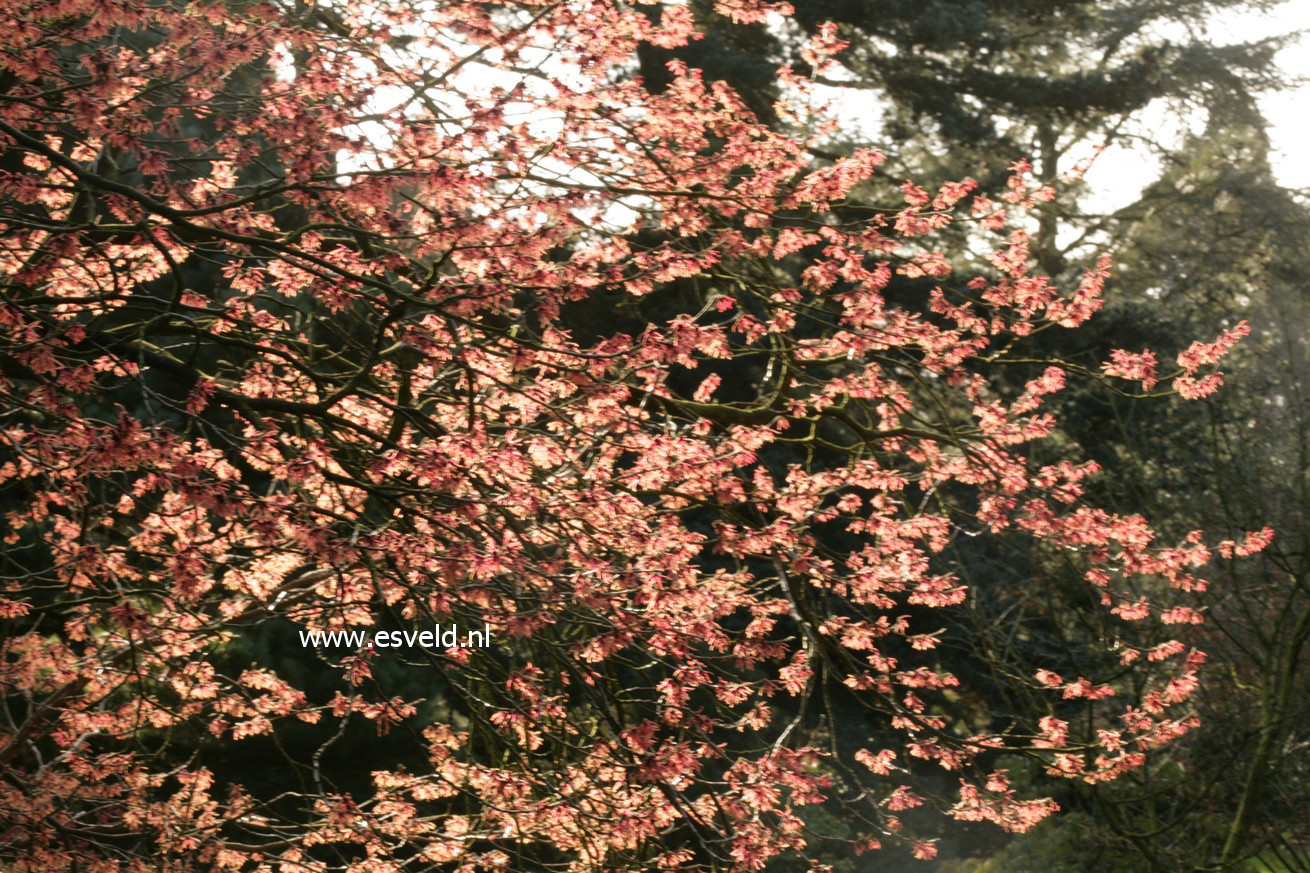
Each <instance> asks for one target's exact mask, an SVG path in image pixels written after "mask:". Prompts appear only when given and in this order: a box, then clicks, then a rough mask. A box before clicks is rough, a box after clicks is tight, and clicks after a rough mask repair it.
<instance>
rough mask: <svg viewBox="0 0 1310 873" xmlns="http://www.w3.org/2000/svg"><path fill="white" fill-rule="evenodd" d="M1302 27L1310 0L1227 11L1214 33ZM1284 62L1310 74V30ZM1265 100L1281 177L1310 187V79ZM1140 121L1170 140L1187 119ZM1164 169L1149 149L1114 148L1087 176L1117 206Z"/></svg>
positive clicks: (1252, 34)
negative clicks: (1269, 10)
mask: <svg viewBox="0 0 1310 873" xmlns="http://www.w3.org/2000/svg"><path fill="white" fill-rule="evenodd" d="M1302 28H1310V0H1287V2H1286V3H1284V4H1283V5H1282V6H1281V7H1279V8H1278V9H1276V10H1275V11H1274V12H1272V13H1270V14H1260V13H1246V14H1242V15H1228V16H1222V17H1220V18H1217V19H1216V20H1215V22H1214V25H1213V26H1212V28H1211V35H1212V37H1213V38H1214V39H1215V40H1216V41H1219V42H1241V41H1247V40H1256V39H1261V38H1265V37H1269V36H1277V35H1283V34H1288V33H1292V32H1294V31H1297V30H1300V29H1302ZM1278 64H1279V67H1280V69H1281V70H1282V71H1283V72H1284V73H1285V74H1286V75H1287V76H1288V77H1291V78H1304V79H1307V80H1310V36H1304V37H1302V38H1301V40H1300V41H1299V42H1298V43H1294V44H1292V45H1289V46H1288V47H1287V48H1285V49H1284V50H1283V51H1282V53H1281V54H1280V55H1279V59H1278ZM1260 105H1261V110H1262V111H1263V113H1264V115H1265V118H1266V119H1267V120H1268V121H1269V125H1270V131H1269V133H1270V138H1271V139H1272V141H1273V145H1274V149H1275V154H1274V155H1273V156H1272V161H1273V168H1274V173H1275V175H1276V176H1277V177H1278V181H1279V182H1281V183H1282V184H1283V185H1284V186H1286V187H1289V188H1310V81H1307V82H1306V83H1304V84H1301V85H1300V86H1299V87H1295V88H1292V89H1289V90H1287V91H1283V92H1280V93H1276V94H1269V95H1266V96H1265V97H1264V98H1263V99H1262V100H1261V104H1260ZM1140 127H1141V128H1142V131H1143V132H1144V133H1148V134H1152V135H1154V136H1156V137H1158V138H1160V139H1162V140H1164V141H1166V142H1167V141H1169V140H1170V139H1171V138H1174V137H1178V136H1180V135H1181V132H1182V122H1181V121H1180V120H1179V119H1177V118H1173V117H1170V116H1169V115H1168V114H1167V113H1166V112H1165V111H1163V110H1156V111H1148V112H1147V113H1145V114H1144V116H1143V118H1142V119H1141V122H1140ZM1159 172H1160V166H1159V164H1158V162H1156V161H1155V160H1154V159H1153V158H1152V157H1151V156H1150V155H1148V154H1146V153H1145V152H1144V150H1140V149H1130V148H1127V147H1122V148H1114V149H1110V150H1107V151H1106V152H1105V153H1104V154H1103V155H1101V157H1100V158H1099V159H1098V160H1097V162H1096V165H1095V167H1094V168H1093V169H1092V171H1091V172H1090V173H1088V175H1087V182H1088V184H1089V185H1090V186H1091V187H1092V189H1093V191H1094V192H1096V193H1095V194H1094V195H1093V197H1094V199H1095V200H1096V201H1099V202H1103V203H1104V204H1105V205H1106V206H1107V207H1111V208H1113V207H1116V206H1122V205H1126V204H1128V203H1130V202H1132V200H1133V199H1134V198H1135V197H1136V195H1137V194H1138V193H1139V192H1140V191H1141V189H1142V188H1143V187H1144V186H1145V185H1147V184H1149V183H1150V182H1151V181H1152V180H1153V179H1154V178H1155V177H1156V176H1158V174H1159Z"/></svg>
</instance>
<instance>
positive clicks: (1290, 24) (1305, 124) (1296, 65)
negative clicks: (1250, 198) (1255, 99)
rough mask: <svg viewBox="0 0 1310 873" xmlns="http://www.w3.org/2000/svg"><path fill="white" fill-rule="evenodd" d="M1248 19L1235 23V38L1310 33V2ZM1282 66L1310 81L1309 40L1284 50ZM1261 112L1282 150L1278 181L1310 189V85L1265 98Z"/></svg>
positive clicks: (1294, 0) (1291, 0)
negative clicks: (1296, 32) (1308, 31)
mask: <svg viewBox="0 0 1310 873" xmlns="http://www.w3.org/2000/svg"><path fill="white" fill-rule="evenodd" d="M1245 18H1246V20H1245V21H1240V22H1233V25H1234V28H1233V31H1232V32H1233V35H1234V36H1235V37H1243V36H1245V37H1248V38H1249V37H1255V36H1267V35H1273V34H1279V33H1290V32H1292V31H1296V30H1300V29H1302V28H1307V29H1310V0H1288V2H1287V3H1286V4H1284V5H1283V7H1282V8H1280V9H1278V10H1277V11H1276V12H1275V13H1274V14H1273V15H1267V16H1245ZM1243 31H1249V32H1243ZM1279 66H1280V67H1281V68H1282V69H1283V70H1284V71H1285V72H1286V73H1287V74H1288V75H1291V76H1297V77H1302V78H1306V79H1310V37H1308V36H1303V37H1302V38H1301V40H1300V42H1299V43H1297V44H1295V45H1292V46H1289V47H1288V48H1286V49H1284V50H1283V52H1282V54H1281V56H1280V57H1279ZM1261 108H1262V109H1263V110H1264V114H1265V117H1266V118H1268V119H1269V122H1270V124H1271V126H1272V131H1271V133H1272V136H1273V141H1274V146H1275V147H1276V148H1277V149H1278V150H1279V154H1278V156H1277V158H1276V160H1275V164H1274V171H1275V172H1276V173H1277V174H1278V180H1279V181H1280V182H1282V183H1283V184H1284V185H1286V186H1287V187H1289V188H1310V81H1308V82H1306V83H1304V84H1302V85H1301V86H1300V87H1298V88H1296V89H1294V90H1289V91H1286V92H1283V93H1281V94H1275V95H1271V96H1269V97H1266V98H1265V99H1264V101H1263V102H1262V104H1261Z"/></svg>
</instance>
